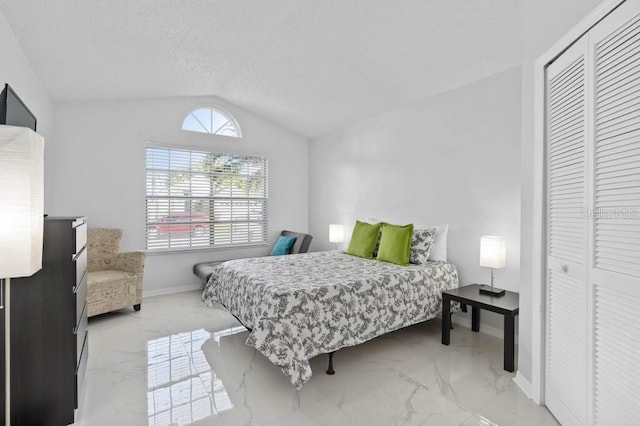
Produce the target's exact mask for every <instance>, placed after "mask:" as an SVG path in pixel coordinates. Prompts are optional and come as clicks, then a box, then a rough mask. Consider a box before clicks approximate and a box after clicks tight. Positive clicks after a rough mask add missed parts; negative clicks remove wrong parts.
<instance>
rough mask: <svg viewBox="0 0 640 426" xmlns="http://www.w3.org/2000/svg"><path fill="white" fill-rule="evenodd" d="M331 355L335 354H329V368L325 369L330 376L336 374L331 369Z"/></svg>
mask: <svg viewBox="0 0 640 426" xmlns="http://www.w3.org/2000/svg"><path fill="white" fill-rule="evenodd" d="M333 354H335V352H329V367H328V368H327V374H328V375H330V376H333V375H334V374H336V372H335V370H334V369H333Z"/></svg>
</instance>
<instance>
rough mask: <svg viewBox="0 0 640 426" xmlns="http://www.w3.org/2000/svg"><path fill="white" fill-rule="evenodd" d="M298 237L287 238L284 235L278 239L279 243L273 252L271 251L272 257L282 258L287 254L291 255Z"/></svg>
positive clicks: (277, 242)
mask: <svg viewBox="0 0 640 426" xmlns="http://www.w3.org/2000/svg"><path fill="white" fill-rule="evenodd" d="M296 239H297V238H296V237H285V236H284V235H280V236H279V237H278V241H276V244H275V245H274V246H273V250H271V256H282V255H285V254H289V252H290V251H291V247H293V244H294V243H295V242H296Z"/></svg>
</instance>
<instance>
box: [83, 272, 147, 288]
mask: <svg viewBox="0 0 640 426" xmlns="http://www.w3.org/2000/svg"><path fill="white" fill-rule="evenodd" d="M134 276H135V275H133V274H129V273H127V272H124V271H113V270H106V271H95V272H88V273H87V285H88V286H92V285H101V284H107V283H111V282H115V281H126V280H129V279H131V278H132V277H134Z"/></svg>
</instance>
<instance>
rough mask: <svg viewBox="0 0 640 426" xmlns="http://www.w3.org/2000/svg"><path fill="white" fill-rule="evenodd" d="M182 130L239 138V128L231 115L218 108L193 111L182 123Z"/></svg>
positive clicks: (240, 135)
mask: <svg viewBox="0 0 640 426" xmlns="http://www.w3.org/2000/svg"><path fill="white" fill-rule="evenodd" d="M182 130H188V131H190V132H199V133H209V134H212V135H223V136H231V137H234V138H241V137H242V134H241V133H240V126H238V123H237V122H236V120H235V119H234V118H233V117H232V116H231V114H229V113H227V112H224V111H222V110H220V109H218V108H212V107H206V108H198V109H196V110H193V111H191V112H190V113H189V115H187V118H185V119H184V121H183V122H182Z"/></svg>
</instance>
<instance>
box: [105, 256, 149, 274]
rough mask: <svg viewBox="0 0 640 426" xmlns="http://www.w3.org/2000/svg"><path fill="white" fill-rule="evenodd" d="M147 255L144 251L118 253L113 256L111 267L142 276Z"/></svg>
mask: <svg viewBox="0 0 640 426" xmlns="http://www.w3.org/2000/svg"><path fill="white" fill-rule="evenodd" d="M146 257H147V254H146V253H145V252H143V251H130V252H126V253H118V254H117V255H115V256H114V257H113V258H112V261H111V265H110V267H109V269H117V270H120V271H126V272H128V273H130V274H134V275H137V276H140V277H141V276H142V273H143V272H144V261H145V259H146Z"/></svg>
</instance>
